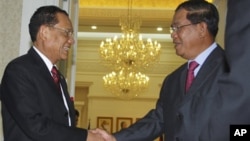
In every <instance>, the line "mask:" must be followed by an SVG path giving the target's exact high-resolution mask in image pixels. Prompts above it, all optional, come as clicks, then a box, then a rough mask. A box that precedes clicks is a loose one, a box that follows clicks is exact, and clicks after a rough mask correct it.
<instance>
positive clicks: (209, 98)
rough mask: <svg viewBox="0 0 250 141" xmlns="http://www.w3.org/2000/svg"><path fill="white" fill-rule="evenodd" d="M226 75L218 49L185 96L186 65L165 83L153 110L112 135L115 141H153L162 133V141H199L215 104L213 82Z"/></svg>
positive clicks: (216, 87) (206, 62)
mask: <svg viewBox="0 0 250 141" xmlns="http://www.w3.org/2000/svg"><path fill="white" fill-rule="evenodd" d="M226 71H227V66H226V62H225V56H224V51H223V50H222V49H221V48H220V47H217V48H215V49H214V51H213V52H212V53H211V54H210V55H209V56H208V58H207V59H206V61H205V62H204V64H203V66H202V67H201V69H200V71H199V72H198V74H197V76H196V78H195V80H194V82H193V84H192V86H191V87H190V89H189V91H188V92H187V93H185V79H186V75H187V63H185V64H184V65H182V66H181V67H179V68H178V69H177V70H175V71H174V72H173V73H171V74H170V75H168V76H167V77H166V79H165V80H164V83H163V86H162V89H161V92H160V98H159V99H158V101H157V104H156V108H155V109H153V110H151V111H150V112H149V113H148V114H147V115H146V116H145V117H144V118H142V119H141V120H140V121H138V122H137V123H135V124H134V125H132V126H131V127H129V128H127V129H124V130H122V131H120V132H118V133H115V134H114V135H115V137H116V138H117V141H152V140H153V139H155V138H156V137H158V136H160V135H161V134H162V133H164V134H165V141H174V140H181V141H182V140H186V141H200V138H201V134H202V132H203V130H202V129H203V128H208V127H207V123H208V122H209V115H210V114H211V110H210V109H211V108H213V102H214V101H216V100H217V99H215V98H217V97H216V94H217V92H218V90H219V87H218V85H217V84H216V83H215V82H217V81H218V79H219V77H220V76H221V74H222V73H223V72H226ZM203 137H205V136H203Z"/></svg>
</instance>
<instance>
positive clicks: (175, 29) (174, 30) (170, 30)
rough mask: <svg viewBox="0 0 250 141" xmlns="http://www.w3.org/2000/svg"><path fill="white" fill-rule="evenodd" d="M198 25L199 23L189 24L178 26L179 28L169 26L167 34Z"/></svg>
mask: <svg viewBox="0 0 250 141" xmlns="http://www.w3.org/2000/svg"><path fill="white" fill-rule="evenodd" d="M198 23H200V22H197V23H191V24H185V25H180V26H173V25H171V26H170V29H169V32H170V34H172V33H174V32H178V31H179V30H181V28H183V27H185V26H190V25H195V24H198Z"/></svg>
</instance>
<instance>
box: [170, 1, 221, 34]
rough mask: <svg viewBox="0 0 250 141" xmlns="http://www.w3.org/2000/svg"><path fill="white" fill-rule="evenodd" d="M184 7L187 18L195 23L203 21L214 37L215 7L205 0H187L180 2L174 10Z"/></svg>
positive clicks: (216, 13)
mask: <svg viewBox="0 0 250 141" xmlns="http://www.w3.org/2000/svg"><path fill="white" fill-rule="evenodd" d="M180 9H185V10H187V11H188V14H187V17H186V18H187V19H188V20H189V21H190V22H191V23H193V24H195V23H199V22H205V23H206V24H207V27H208V31H209V32H210V33H211V35H212V36H214V37H216V35H217V33H218V29H219V28H218V23H219V12H218V10H217V8H216V7H215V6H214V5H213V4H212V3H209V2H207V1H205V0H189V1H185V2H183V3H181V4H180V5H179V6H178V7H177V8H176V10H175V12H176V11H178V10H180Z"/></svg>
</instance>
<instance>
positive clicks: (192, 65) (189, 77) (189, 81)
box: [186, 61, 199, 92]
mask: <svg viewBox="0 0 250 141" xmlns="http://www.w3.org/2000/svg"><path fill="white" fill-rule="evenodd" d="M198 66H199V64H198V63H197V62H195V61H192V62H190V63H189V69H188V74H187V80H186V92H187V91H188V90H189V88H190V86H191V84H192V82H193V80H194V70H195V68H196V67H198Z"/></svg>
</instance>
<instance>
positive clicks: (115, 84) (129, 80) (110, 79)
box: [103, 69, 149, 99]
mask: <svg viewBox="0 0 250 141" xmlns="http://www.w3.org/2000/svg"><path fill="white" fill-rule="evenodd" d="M103 80H104V86H105V88H107V89H108V90H109V91H110V92H111V93H112V94H113V95H115V96H117V97H120V98H122V99H131V98H134V97H136V96H138V94H139V93H140V92H142V91H143V90H145V89H146V88H147V87H148V82H149V77H148V76H147V75H145V74H142V73H141V72H130V71H126V70H124V69H123V70H120V71H119V72H114V71H113V72H111V73H109V74H106V75H105V76H104V77H103Z"/></svg>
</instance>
